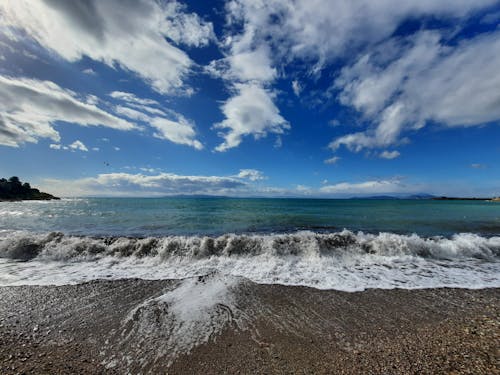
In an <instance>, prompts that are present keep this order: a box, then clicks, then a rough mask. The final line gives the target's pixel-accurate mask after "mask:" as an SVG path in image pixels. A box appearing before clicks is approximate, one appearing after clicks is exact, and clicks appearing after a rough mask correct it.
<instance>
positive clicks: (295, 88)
mask: <svg viewBox="0 0 500 375" xmlns="http://www.w3.org/2000/svg"><path fill="white" fill-rule="evenodd" d="M292 90H293V93H294V94H295V95H296V96H300V93H301V92H302V86H301V85H300V82H299V81H297V80H294V81H292Z"/></svg>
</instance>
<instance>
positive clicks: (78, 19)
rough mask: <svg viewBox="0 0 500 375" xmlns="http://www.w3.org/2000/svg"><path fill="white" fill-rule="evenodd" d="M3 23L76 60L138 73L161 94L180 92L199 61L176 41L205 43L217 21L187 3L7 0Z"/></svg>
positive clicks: (2, 9) (1, 9)
mask: <svg viewBox="0 0 500 375" xmlns="http://www.w3.org/2000/svg"><path fill="white" fill-rule="evenodd" d="M0 13H1V16H2V17H1V18H2V19H1V22H2V24H3V25H4V26H6V27H10V29H11V31H10V35H15V36H16V37H19V35H20V33H19V32H18V33H17V34H16V30H21V31H22V32H23V33H24V34H23V35H27V37H30V38H33V39H34V40H36V41H37V42H38V43H39V44H40V45H42V46H43V47H45V48H47V49H49V50H51V51H53V52H55V53H57V54H58V55H60V56H61V57H63V58H64V59H66V60H68V61H71V62H74V61H78V60H80V59H81V58H82V57H83V56H88V57H89V58H91V59H93V60H96V61H100V62H102V63H104V64H106V65H109V66H110V67H118V66H119V67H121V68H123V69H125V70H128V71H131V72H134V73H135V74H137V75H138V76H139V77H140V78H142V79H143V80H144V81H146V82H147V83H149V84H150V85H151V86H152V87H153V88H154V89H155V90H157V91H159V92H161V93H172V92H175V91H179V90H181V89H182V86H183V78H184V76H185V75H186V74H187V73H188V72H189V69H190V68H191V66H192V64H193V62H192V61H191V59H190V58H189V56H188V55H187V54H186V53H185V52H184V51H182V50H181V49H180V48H178V47H177V46H175V45H174V44H186V45H189V46H194V47H199V46H203V45H206V44H207V43H208V42H209V41H210V40H211V39H212V38H213V30H212V24H211V23H207V22H204V21H203V20H201V19H200V18H199V17H198V16H197V15H195V14H189V13H186V12H185V7H184V6H182V5H181V4H179V3H177V2H175V1H172V2H168V3H163V2H157V1H151V0H139V1H126V2H123V1H120V0H108V1H98V0H89V1H85V2H82V1H65V0H45V1H29V0H6V1H3V2H1V3H0Z"/></svg>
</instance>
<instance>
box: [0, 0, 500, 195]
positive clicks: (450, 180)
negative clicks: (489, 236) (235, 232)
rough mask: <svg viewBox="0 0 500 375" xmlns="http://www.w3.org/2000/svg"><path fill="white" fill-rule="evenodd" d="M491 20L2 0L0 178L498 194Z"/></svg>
mask: <svg viewBox="0 0 500 375" xmlns="http://www.w3.org/2000/svg"><path fill="white" fill-rule="evenodd" d="M499 25H500V1H493V0H440V1H435V0H415V1H412V0H407V1H400V0H378V1H372V0H356V1H353V0H308V1H299V0H297V1H291V0H290V1H285V0H281V1H278V0H267V1H264V0H262V1H261V0H227V1H222V0H215V1H189V2H181V1H160V0H158V1H153V0H137V1H136V0H75V1H65V0H3V1H2V2H0V176H1V177H10V176H12V175H16V176H19V177H20V178H21V180H23V181H29V182H31V183H32V185H35V186H37V187H40V188H41V189H42V190H44V191H47V192H50V193H53V194H56V195H60V196H165V195H175V194H210V195H228V196H269V197H280V196H301V197H302V196H303V197H339V198H342V197H350V196H365V195H380V194H384V195H385V194H391V195H406V194H420V193H429V194H435V195H448V196H459V195H460V196H499V195H500V126H499V125H500V26H499Z"/></svg>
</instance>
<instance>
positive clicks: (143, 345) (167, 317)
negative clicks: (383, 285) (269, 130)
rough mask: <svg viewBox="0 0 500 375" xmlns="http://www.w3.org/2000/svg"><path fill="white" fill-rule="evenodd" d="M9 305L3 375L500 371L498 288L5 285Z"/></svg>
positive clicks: (1, 335) (0, 327)
mask: <svg viewBox="0 0 500 375" xmlns="http://www.w3.org/2000/svg"><path fill="white" fill-rule="evenodd" d="M162 296H163V297H162ZM0 301H1V302H0V373H1V374H16V373H51V374H59V373H60V374H67V373H83V374H86V373H88V374H98V373H111V374H113V373H117V374H122V373H127V372H130V373H168V374H238V373H240V374H332V373H335V374H360V373H372V374H417V373H418V374H422V373H424V374H436V373H444V374H462V373H463V374H500V353H499V347H500V346H499V342H500V316H499V315H500V289H482V290H466V289H426V290H378V289H373V290H367V291H363V292H355V293H348V292H339V291H331V290H328V291H326V290H317V289H312V288H305V287H292V286H280V285H259V284H255V283H252V282H250V281H248V280H240V279H231V280H229V281H228V282H227V283H226V281H224V282H223V283H221V281H220V280H218V281H217V280H216V282H214V281H213V280H211V279H210V278H207V279H205V278H200V279H194V281H193V280H191V281H190V282H189V283H188V284H186V283H185V282H179V281H169V280H164V281H145V280H119V281H95V282H90V283H85V284H79V285H68V286H22V287H2V288H0Z"/></svg>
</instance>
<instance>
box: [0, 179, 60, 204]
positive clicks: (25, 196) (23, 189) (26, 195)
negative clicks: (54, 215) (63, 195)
mask: <svg viewBox="0 0 500 375" xmlns="http://www.w3.org/2000/svg"><path fill="white" fill-rule="evenodd" d="M50 199H59V198H57V197H54V196H53V195H51V194H48V193H43V192H41V191H40V190H38V189H33V188H32V187H31V186H30V184H29V183H27V182H25V183H22V182H21V181H20V180H19V177H16V176H13V177H11V178H9V179H8V180H7V179H5V178H1V179H0V201H20V200H50Z"/></svg>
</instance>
